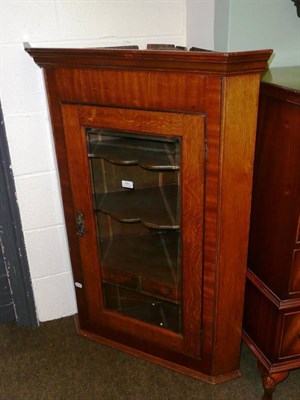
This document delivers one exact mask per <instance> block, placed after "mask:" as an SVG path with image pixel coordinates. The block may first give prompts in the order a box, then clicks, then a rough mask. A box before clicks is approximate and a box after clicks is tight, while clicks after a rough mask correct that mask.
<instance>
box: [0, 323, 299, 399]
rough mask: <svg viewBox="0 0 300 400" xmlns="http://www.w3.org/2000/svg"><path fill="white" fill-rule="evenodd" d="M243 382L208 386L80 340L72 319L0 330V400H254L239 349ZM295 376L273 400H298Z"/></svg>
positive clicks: (254, 378)
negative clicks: (31, 327)
mask: <svg viewBox="0 0 300 400" xmlns="http://www.w3.org/2000/svg"><path fill="white" fill-rule="evenodd" d="M241 372H242V377H241V378H239V379H236V380H234V381H230V382H226V383H224V384H221V385H216V386H212V385H209V384H206V383H203V382H199V381H197V380H194V379H192V378H189V377H187V376H184V375H181V374H178V373H176V372H173V371H170V370H168V369H165V368H162V367H160V366H157V365H154V364H151V363H149V362H146V361H143V360H141V359H138V358H135V357H132V356H130V355H128V354H125V353H121V352H119V351H116V350H113V349H110V348H108V347H105V346H102V345H99V344H96V343H94V342H91V341H88V340H86V339H83V338H81V337H79V336H78V335H77V334H76V332H75V327H74V321H73V318H72V317H69V318H64V319H61V320H56V321H51V322H46V323H43V324H42V325H41V326H40V327H39V328H35V329H29V328H18V327H17V326H15V325H14V324H8V325H3V326H0V399H1V400H2V399H5V400H20V399H22V400H54V399H55V400H69V399H70V400H71V399H72V400H73V399H74V400H79V399H80V400H98V399H99V400H100V399H101V400H119V399H120V400H163V399H166V400H241V399H246V400H258V399H260V397H261V395H262V387H261V383H260V378H259V374H258V371H257V369H256V360H255V358H254V357H253V355H252V354H251V353H250V351H249V350H248V348H246V346H245V345H243V348H242V359H241ZM299 382H300V370H296V371H292V372H291V373H290V375H289V378H288V379H287V380H286V381H284V382H283V383H281V384H279V385H278V387H277V388H276V391H275V394H274V400H287V399H289V400H299V398H300V383H299Z"/></svg>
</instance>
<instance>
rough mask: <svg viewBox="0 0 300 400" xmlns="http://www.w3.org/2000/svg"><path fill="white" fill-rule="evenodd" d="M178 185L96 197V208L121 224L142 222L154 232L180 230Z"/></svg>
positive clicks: (130, 190)
mask: <svg viewBox="0 0 300 400" xmlns="http://www.w3.org/2000/svg"><path fill="white" fill-rule="evenodd" d="M178 190H179V186H178V185H165V186H156V187H149V188H143V189H127V190H123V191H119V192H111V193H102V194H97V193H96V194H95V196H94V197H95V209H96V211H101V212H103V213H105V214H108V215H109V216H111V217H112V218H114V219H116V220H117V221H120V222H126V223H135V222H141V223H142V224H143V225H145V226H146V227H147V228H152V229H174V230H176V229H179V228H180V221H179V217H178V212H177V210H178V208H179V206H180V204H179V203H178V197H179V196H178Z"/></svg>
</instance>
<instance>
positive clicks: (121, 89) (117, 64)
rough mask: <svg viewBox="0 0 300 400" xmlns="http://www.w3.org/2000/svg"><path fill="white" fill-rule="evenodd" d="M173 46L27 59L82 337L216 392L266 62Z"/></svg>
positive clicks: (234, 350)
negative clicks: (47, 141)
mask: <svg viewBox="0 0 300 400" xmlns="http://www.w3.org/2000/svg"><path fill="white" fill-rule="evenodd" d="M157 48H159V49H163V50H157ZM166 49H169V47H168V46H166V47H164V46H158V47H156V46H155V45H152V46H150V49H148V50H138V49H135V48H130V49H126V48H122V49H41V48H30V47H28V48H27V49H26V51H27V52H28V53H29V54H30V55H31V56H32V57H33V58H34V60H35V62H36V63H37V64H38V65H39V66H41V67H42V68H43V69H44V76H45V81H46V87H47V92H48V100H49V107H50V113H51V119H52V126H53V134H54V139H55V147H56V154H57V161H58V167H59V174H60V182H61V190H62V197H63V203H64V212H65V218H66V225H67V232H68V240H69V247H70V253H71V261H72V268H73V276H74V281H75V282H74V284H75V288H76V296H77V304H78V326H79V328H78V329H79V332H80V334H81V335H83V336H86V337H88V338H90V339H93V340H96V341H98V342H100V343H104V344H106V345H109V346H112V347H115V348H117V349H120V350H123V351H127V352H129V353H131V354H133V355H137V356H141V357H143V358H145V359H148V360H150V361H153V362H156V363H159V364H161V365H163V366H166V367H169V368H172V369H175V370H177V371H180V372H182V373H186V374H189V375H191V376H193V377H196V378H199V379H202V380H205V381H207V382H211V383H217V382H222V381H225V380H227V379H231V378H234V377H237V376H239V354H240V340H241V324H242V312H243V299H244V285H245V276H246V256H247V245H248V228H249V214H250V201H251V186H252V183H251V182H252V164H253V155H254V144H255V129H256V117H257V103H258V91H259V82H260V74H261V72H262V71H263V70H264V69H265V67H266V63H267V60H268V58H269V57H270V55H271V51H270V50H261V51H253V52H240V53H214V52H204V51H197V49H193V50H194V51H184V50H183V49H182V48H176V47H174V48H172V49H171V51H168V50H166Z"/></svg>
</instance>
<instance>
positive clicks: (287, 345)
mask: <svg viewBox="0 0 300 400" xmlns="http://www.w3.org/2000/svg"><path fill="white" fill-rule="evenodd" d="M294 356H299V357H300V311H297V312H293V313H287V314H285V315H284V317H283V328H282V340H281V346H280V352H279V358H286V357H294Z"/></svg>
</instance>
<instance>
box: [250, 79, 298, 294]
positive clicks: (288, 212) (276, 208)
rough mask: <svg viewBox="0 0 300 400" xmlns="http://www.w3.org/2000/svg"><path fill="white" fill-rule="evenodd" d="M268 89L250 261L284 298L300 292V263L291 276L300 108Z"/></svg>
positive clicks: (261, 113) (258, 148)
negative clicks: (299, 274) (298, 270)
mask: <svg viewBox="0 0 300 400" xmlns="http://www.w3.org/2000/svg"><path fill="white" fill-rule="evenodd" d="M262 90H263V92H262V94H261V96H260V110H259V123H258V132H257V146H256V154H255V168H254V179H253V200H252V215H251V229H250V240H249V260H248V265H249V268H250V269H251V270H252V271H253V272H254V273H255V274H256V275H257V276H258V277H259V278H260V279H261V280H262V281H263V282H265V283H266V284H267V285H268V286H269V287H270V289H271V290H272V291H273V292H274V293H276V295H277V296H279V297H280V298H282V299H283V298H286V297H289V291H290V292H297V291H299V283H297V281H298V275H297V274H298V273H297V267H296V268H295V270H294V278H292V280H291V282H290V276H291V273H292V264H293V253H294V248H295V241H296V240H297V239H296V234H297V224H298V217H299V211H300V168H299V159H300V140H299V131H300V107H299V105H298V106H297V105H296V104H293V103H289V102H287V101H285V100H282V99H280V98H277V97H274V96H271V95H270V94H267V95H266V94H265V93H264V86H263V84H262ZM268 90H269V91H270V89H268ZM290 285H291V287H289V286H290Z"/></svg>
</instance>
